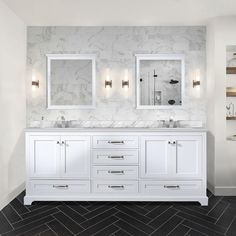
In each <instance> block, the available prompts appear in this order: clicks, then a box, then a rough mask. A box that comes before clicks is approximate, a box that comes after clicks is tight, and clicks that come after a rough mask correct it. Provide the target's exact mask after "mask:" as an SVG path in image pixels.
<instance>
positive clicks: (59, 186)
mask: <svg viewBox="0 0 236 236" xmlns="http://www.w3.org/2000/svg"><path fill="white" fill-rule="evenodd" d="M53 188H61V189H68V188H69V186H68V185H67V184H66V185H53Z"/></svg>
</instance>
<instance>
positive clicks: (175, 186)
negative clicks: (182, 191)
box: [164, 185, 179, 189]
mask: <svg viewBox="0 0 236 236" xmlns="http://www.w3.org/2000/svg"><path fill="white" fill-rule="evenodd" d="M164 188H175V189H176V188H179V185H164Z"/></svg>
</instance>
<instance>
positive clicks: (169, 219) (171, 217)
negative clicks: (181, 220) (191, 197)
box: [150, 212, 178, 235]
mask: <svg viewBox="0 0 236 236" xmlns="http://www.w3.org/2000/svg"><path fill="white" fill-rule="evenodd" d="M177 213H178V212H176V213H175V214H174V215H172V216H171V217H170V218H169V219H168V220H166V221H165V222H163V223H162V224H161V225H159V226H158V228H156V229H155V230H154V231H153V232H152V233H151V234H150V235H153V234H154V233H155V232H156V231H157V230H158V229H160V228H161V227H162V226H163V225H164V224H165V223H166V222H168V221H169V220H170V219H172V218H173V217H174V216H176V215H177Z"/></svg>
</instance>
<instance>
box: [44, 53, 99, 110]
mask: <svg viewBox="0 0 236 236" xmlns="http://www.w3.org/2000/svg"><path fill="white" fill-rule="evenodd" d="M47 58H48V65H47V67H48V108H49V109H50V108H51V109H53V108H55V109H73V108H75V109H76V108H92V107H93V106H94V96H95V58H94V56H91V55H47Z"/></svg>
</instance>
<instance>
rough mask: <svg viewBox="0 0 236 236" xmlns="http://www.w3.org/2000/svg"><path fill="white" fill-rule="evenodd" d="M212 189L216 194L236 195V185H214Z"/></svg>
mask: <svg viewBox="0 0 236 236" xmlns="http://www.w3.org/2000/svg"><path fill="white" fill-rule="evenodd" d="M214 189H215V191H214V195H216V196H236V186H216V187H215V188H214Z"/></svg>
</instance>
